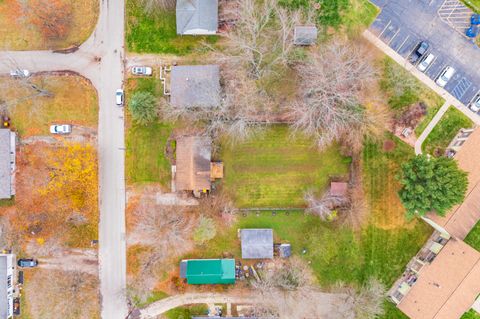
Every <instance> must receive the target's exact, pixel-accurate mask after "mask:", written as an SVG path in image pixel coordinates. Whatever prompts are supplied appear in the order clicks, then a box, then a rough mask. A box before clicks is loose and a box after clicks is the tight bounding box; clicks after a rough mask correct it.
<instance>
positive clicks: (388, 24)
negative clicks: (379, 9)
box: [378, 20, 392, 38]
mask: <svg viewBox="0 0 480 319" xmlns="http://www.w3.org/2000/svg"><path fill="white" fill-rule="evenodd" d="M390 23H392V20H390V21H388V23H387V25H386V26H385V28H383V30H382V32H381V33H380V34H379V35H378V37H379V38H381V36H382V34H383V32H385V30H387V28H388V27H389V26H390Z"/></svg>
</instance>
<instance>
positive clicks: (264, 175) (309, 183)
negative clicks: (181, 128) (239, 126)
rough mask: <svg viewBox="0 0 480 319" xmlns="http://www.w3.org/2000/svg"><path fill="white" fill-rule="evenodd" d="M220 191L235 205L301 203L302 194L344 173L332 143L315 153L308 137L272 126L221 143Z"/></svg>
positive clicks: (346, 164)
mask: <svg viewBox="0 0 480 319" xmlns="http://www.w3.org/2000/svg"><path fill="white" fill-rule="evenodd" d="M220 159H221V160H222V161H223V162H224V165H225V178H224V183H223V184H224V189H225V190H226V191H227V193H228V194H229V195H231V196H232V198H233V199H234V200H235V203H236V204H237V205H238V206H239V207H302V206H303V204H304V202H303V193H304V192H305V191H307V190H310V189H312V190H314V191H317V192H321V191H323V190H324V189H325V187H326V186H327V185H328V183H329V180H330V178H331V177H332V176H343V175H346V174H347V173H348V167H349V164H350V158H347V157H343V156H342V155H340V153H339V148H338V147H337V146H332V147H329V148H327V149H326V150H324V151H323V152H319V151H317V150H316V149H315V147H314V145H313V141H312V140H310V139H308V138H305V137H302V136H296V137H293V136H291V132H290V131H289V129H288V128H287V126H278V125H277V126H272V127H270V128H268V129H267V130H266V131H265V132H264V133H262V134H260V135H259V136H257V137H254V138H252V139H251V140H250V141H248V142H245V143H242V144H240V145H235V146H233V147H232V146H224V148H223V149H222V150H221V152H220Z"/></svg>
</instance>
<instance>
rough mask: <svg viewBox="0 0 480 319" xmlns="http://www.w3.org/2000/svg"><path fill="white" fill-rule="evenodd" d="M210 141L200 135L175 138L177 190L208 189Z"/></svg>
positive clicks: (209, 185) (209, 183)
mask: <svg viewBox="0 0 480 319" xmlns="http://www.w3.org/2000/svg"><path fill="white" fill-rule="evenodd" d="M211 157H212V142H211V140H210V139H209V138H206V137H201V136H183V137H179V138H177V147H176V173H175V186H176V189H177V190H178V191H184V190H186V191H202V190H210V187H211V182H210V161H211Z"/></svg>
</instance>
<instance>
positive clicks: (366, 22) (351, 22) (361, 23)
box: [343, 0, 380, 35]
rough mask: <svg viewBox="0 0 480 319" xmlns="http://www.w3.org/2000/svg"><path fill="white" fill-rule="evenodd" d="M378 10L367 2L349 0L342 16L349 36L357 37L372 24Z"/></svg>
mask: <svg viewBox="0 0 480 319" xmlns="http://www.w3.org/2000/svg"><path fill="white" fill-rule="evenodd" d="M379 13H380V10H379V9H378V8H377V7H376V6H375V5H374V4H373V3H371V2H370V1H369V0H350V5H349V6H348V9H347V10H346V12H345V13H344V15H343V23H344V25H345V28H346V29H347V31H348V33H349V34H352V35H358V34H359V33H360V31H362V30H363V29H366V28H368V26H370V24H372V23H373V21H374V20H375V18H376V17H377V15H378V14H379Z"/></svg>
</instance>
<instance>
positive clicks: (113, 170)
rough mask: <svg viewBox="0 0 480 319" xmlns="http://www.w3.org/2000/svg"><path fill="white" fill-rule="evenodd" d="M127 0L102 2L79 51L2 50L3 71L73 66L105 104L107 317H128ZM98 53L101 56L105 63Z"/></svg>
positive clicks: (103, 277) (102, 269) (102, 264)
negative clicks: (120, 100) (119, 93)
mask: <svg viewBox="0 0 480 319" xmlns="http://www.w3.org/2000/svg"><path fill="white" fill-rule="evenodd" d="M124 8H125V1H124V0H102V1H100V16H99V21H98V24H97V27H96V29H95V31H94V33H93V34H92V35H91V37H90V38H89V39H88V40H87V41H86V42H85V43H84V44H83V45H82V46H81V47H80V49H79V50H78V51H77V52H75V53H73V54H66V55H64V54H58V53H52V52H49V51H9V52H0V61H2V63H1V64H0V74H1V73H7V72H9V70H10V69H12V68H13V67H20V68H24V69H28V70H30V71H32V72H40V71H58V70H72V71H75V72H78V73H79V74H81V75H83V76H85V77H87V78H88V79H90V81H91V82H92V83H93V85H94V86H95V87H96V89H97V92H98V99H99V104H100V114H99V126H98V154H99V179H100V180H99V185H100V187H99V188H100V189H99V198H100V203H99V205H100V225H99V241H100V243H99V273H100V290H101V296H102V310H101V311H102V312H101V315H102V318H104V319H122V318H125V317H126V315H127V312H128V309H127V303H126V296H125V292H126V247H125V213H124V211H125V178H124V172H125V165H124V148H125V144H124V121H123V109H121V108H119V107H117V106H116V105H115V96H114V94H115V90H116V89H118V88H120V87H121V86H122V82H123V76H124V75H123V57H124V50H123V45H124ZM96 57H101V60H100V62H99V61H98V60H96Z"/></svg>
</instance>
